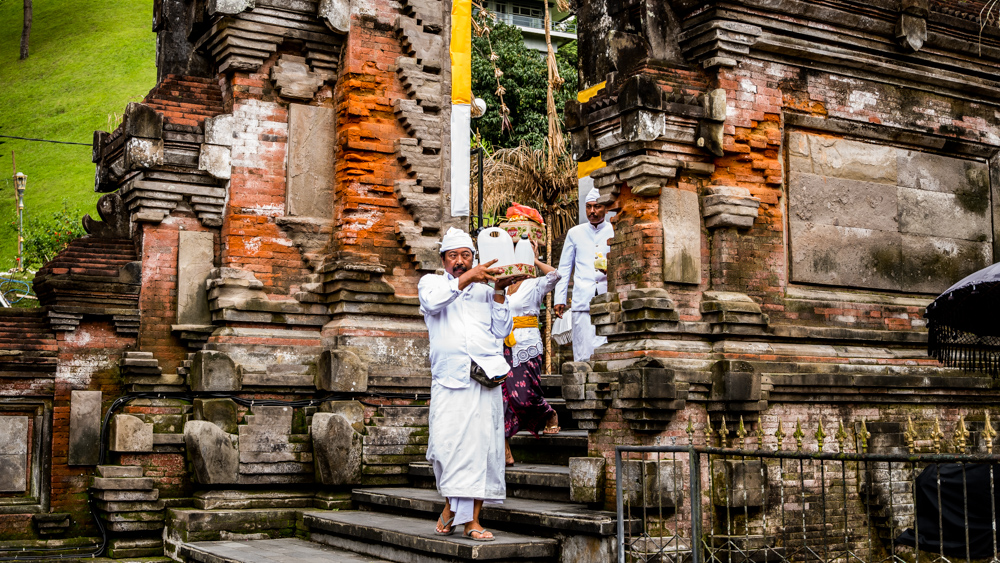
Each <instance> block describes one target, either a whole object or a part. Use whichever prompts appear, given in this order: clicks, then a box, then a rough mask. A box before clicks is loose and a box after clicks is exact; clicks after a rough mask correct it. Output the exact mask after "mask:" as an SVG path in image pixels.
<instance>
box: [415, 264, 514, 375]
mask: <svg viewBox="0 0 1000 563" xmlns="http://www.w3.org/2000/svg"><path fill="white" fill-rule="evenodd" d="M417 293H418V295H419V297H420V313H421V314H423V316H424V322H425V323H427V333H428V336H429V337H430V348H431V381H432V382H434V383H440V384H441V385H443V386H445V387H448V388H450V389H464V388H466V387H468V386H469V384H470V382H471V381H472V379H471V378H470V377H469V368H470V367H471V363H470V362H471V360H475V362H476V363H477V364H479V366H480V367H481V368H483V371H485V372H486V375H488V376H490V377H499V376H501V375H504V374H506V373H507V372H509V371H510V365H508V364H507V360H505V359H504V358H503V338H505V337H506V336H507V335H508V334H510V330H511V328H512V327H513V326H514V321H513V320H512V319H513V317H511V314H510V306H509V305H508V304H507V301H506V299H505V300H504V302H503V303H497V302H495V301H493V289H492V288H490V287H489V286H488V285H484V284H481V283H472V284H469V285H468V286H467V287H466V288H465V289H464V290H459V289H458V278H455V277H453V276H452V275H451V274H448V273H445V274H444V275H437V274H428V275H426V276H424V277H422V278H420V283H419V284H417Z"/></svg>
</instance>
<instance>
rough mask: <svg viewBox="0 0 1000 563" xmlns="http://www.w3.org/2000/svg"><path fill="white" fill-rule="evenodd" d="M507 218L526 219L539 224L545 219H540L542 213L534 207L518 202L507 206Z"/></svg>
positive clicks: (512, 219)
mask: <svg viewBox="0 0 1000 563" xmlns="http://www.w3.org/2000/svg"><path fill="white" fill-rule="evenodd" d="M507 219H509V220H511V221H518V220H522V219H527V220H528V221H534V222H536V223H538V224H539V225H544V224H545V221H542V215H541V214H540V213H539V212H538V211H537V210H536V209H534V208H532V207H528V206H527V205H521V204H520V203H512V204H510V207H508V208H507Z"/></svg>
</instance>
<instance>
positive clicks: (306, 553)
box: [181, 538, 386, 563]
mask: <svg viewBox="0 0 1000 563" xmlns="http://www.w3.org/2000/svg"><path fill="white" fill-rule="evenodd" d="M181 553H182V555H184V556H185V557H186V558H187V560H188V561H198V562H201V563H307V562H308V563H313V562H315V563H324V562H330V563H333V562H337V563H386V562H385V560H383V559H377V558H374V557H370V556H368V555H361V554H359V553H354V552H352V551H344V550H342V549H337V548H334V547H330V546H327V545H322V544H318V543H315V542H308V541H305V540H300V539H298V538H283V539H277V540H251V541H206V542H195V543H191V544H187V545H185V546H184V547H183V548H181Z"/></svg>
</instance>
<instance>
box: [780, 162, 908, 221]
mask: <svg viewBox="0 0 1000 563" xmlns="http://www.w3.org/2000/svg"><path fill="white" fill-rule="evenodd" d="M788 215H789V218H791V219H795V220H798V221H807V222H810V223H815V224H819V225H838V226H841V227H859V228H862V229H874V230H878V231H896V230H898V223H897V218H896V215H897V211H896V187H895V186H892V185H889V184H879V183H876V182H862V181H858V180H845V179H843V178H831V177H826V176H818V175H816V174H807V173H793V174H791V178H790V180H789V186H788Z"/></svg>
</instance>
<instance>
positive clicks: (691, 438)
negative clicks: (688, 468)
mask: <svg viewBox="0 0 1000 563" xmlns="http://www.w3.org/2000/svg"><path fill="white" fill-rule="evenodd" d="M684 432H686V433H687V435H688V445H689V446H693V445H694V420H692V419H690V418H688V425H687V428H685V429H684Z"/></svg>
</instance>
